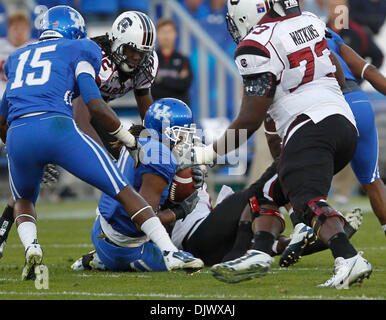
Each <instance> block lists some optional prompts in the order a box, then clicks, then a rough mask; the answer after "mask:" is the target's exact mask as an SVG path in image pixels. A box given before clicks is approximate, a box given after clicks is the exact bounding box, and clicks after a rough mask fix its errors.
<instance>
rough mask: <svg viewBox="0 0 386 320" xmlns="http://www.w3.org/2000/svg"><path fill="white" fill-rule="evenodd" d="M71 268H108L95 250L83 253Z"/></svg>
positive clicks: (81, 269) (75, 269)
mask: <svg viewBox="0 0 386 320" xmlns="http://www.w3.org/2000/svg"><path fill="white" fill-rule="evenodd" d="M71 269H72V270H74V271H84V270H99V271H104V270H106V267H105V265H104V264H103V262H102V261H101V260H100V259H99V256H98V254H97V253H96V251H95V250H93V251H90V252H89V253H87V254H85V255H83V256H82V257H81V258H79V259H78V260H76V261H75V262H74V263H73V264H72V265H71Z"/></svg>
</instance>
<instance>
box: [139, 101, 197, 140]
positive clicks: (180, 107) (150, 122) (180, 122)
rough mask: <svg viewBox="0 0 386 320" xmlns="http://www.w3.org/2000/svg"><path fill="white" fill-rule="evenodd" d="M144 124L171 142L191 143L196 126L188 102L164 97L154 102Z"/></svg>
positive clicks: (161, 137)
mask: <svg viewBox="0 0 386 320" xmlns="http://www.w3.org/2000/svg"><path fill="white" fill-rule="evenodd" d="M143 124H144V126H145V128H146V129H152V130H154V131H155V132H157V134H158V137H159V138H160V139H162V141H165V139H168V140H169V141H170V143H171V144H175V143H177V142H180V143H186V144H189V145H191V144H192V143H193V138H194V134H195V133H196V126H195V124H194V123H193V115H192V111H191V110H190V108H189V107H188V106H187V105H186V103H184V102H182V101H181V100H178V99H174V98H163V99H160V100H157V101H155V102H153V104H152V105H151V106H150V107H149V109H148V110H147V112H146V115H145V119H144V120H143Z"/></svg>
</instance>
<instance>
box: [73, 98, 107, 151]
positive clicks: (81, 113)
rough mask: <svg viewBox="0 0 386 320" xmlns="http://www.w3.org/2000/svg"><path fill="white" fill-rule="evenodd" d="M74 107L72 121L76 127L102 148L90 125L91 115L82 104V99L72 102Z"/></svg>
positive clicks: (99, 139)
mask: <svg viewBox="0 0 386 320" xmlns="http://www.w3.org/2000/svg"><path fill="white" fill-rule="evenodd" d="M73 106H74V120H75V122H76V124H77V126H78V127H79V128H80V129H81V130H82V131H83V132H84V133H85V134H87V135H88V136H89V137H91V138H92V139H93V140H94V141H96V142H98V143H99V144H100V145H102V146H103V142H102V140H101V138H100V137H99V135H98V134H97V132H96V131H95V129H94V128H93V126H92V125H91V123H90V122H91V115H90V112H89V110H88V108H87V106H86V104H85V103H84V102H83V99H82V97H78V98H76V99H75V101H74V102H73Z"/></svg>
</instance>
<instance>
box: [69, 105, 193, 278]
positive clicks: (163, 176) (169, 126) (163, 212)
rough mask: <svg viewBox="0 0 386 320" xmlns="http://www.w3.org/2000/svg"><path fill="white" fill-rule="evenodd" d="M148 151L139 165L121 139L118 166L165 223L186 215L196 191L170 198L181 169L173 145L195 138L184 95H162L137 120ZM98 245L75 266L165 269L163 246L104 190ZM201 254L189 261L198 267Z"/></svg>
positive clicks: (137, 133) (94, 236) (97, 223)
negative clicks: (140, 120)
mask: <svg viewBox="0 0 386 320" xmlns="http://www.w3.org/2000/svg"><path fill="white" fill-rule="evenodd" d="M130 130H131V132H132V133H133V134H134V135H135V136H138V137H139V138H138V140H139V142H140V143H141V145H142V150H144V153H143V155H144V157H143V158H142V160H141V163H140V164H139V165H138V167H135V166H133V162H134V160H133V158H132V157H131V156H130V154H129V152H128V151H127V149H126V148H124V147H122V146H123V145H122V144H121V143H119V147H120V156H119V159H118V162H117V165H118V168H119V170H120V171H121V172H122V173H123V175H124V176H125V178H126V179H127V180H128V181H129V182H130V184H131V185H132V186H133V187H134V189H135V190H136V191H137V192H138V193H139V194H140V195H141V196H143V198H144V199H145V200H146V201H147V202H148V203H149V204H150V205H151V206H152V208H153V210H154V211H155V212H157V216H159V217H160V219H161V221H162V222H163V223H165V224H167V223H169V222H171V221H175V220H178V219H183V218H185V216H186V215H187V214H189V213H190V212H191V211H192V210H193V209H194V208H195V206H196V204H197V202H198V200H199V198H198V195H197V193H198V192H197V191H196V192H194V193H193V194H192V195H190V196H189V197H188V198H187V199H185V200H184V201H183V202H182V203H173V202H171V201H170V200H169V199H168V196H169V186H170V184H171V182H172V179H173V177H174V176H175V173H176V170H177V160H176V158H175V157H174V155H173V153H172V151H171V148H172V147H173V146H174V144H175V143H177V142H179V143H190V142H191V141H193V135H194V133H195V131H196V130H195V127H193V126H192V112H191V110H190V109H189V107H188V106H187V105H186V104H185V103H184V102H182V101H180V100H178V99H173V98H164V99H160V100H158V101H156V102H154V103H153V104H152V105H151V106H150V107H149V109H148V110H147V112H146V115H145V118H144V127H143V126H133V127H132V128H131V129H130ZM91 238H92V242H93V244H94V247H95V249H96V250H95V251H92V252H90V253H89V254H86V255H84V256H83V257H82V258H80V259H78V260H77V261H76V262H75V263H74V264H73V265H72V266H71V268H72V269H74V270H77V271H79V270H84V269H90V268H95V269H104V268H106V269H107V270H112V271H141V272H142V271H166V270H168V268H167V266H166V265H165V262H164V259H163V258H162V252H161V250H160V249H159V247H158V246H157V245H156V244H155V243H154V242H152V241H149V239H148V238H147V237H146V235H145V234H144V233H143V231H141V230H140V229H139V228H138V227H137V226H136V225H135V223H133V221H132V220H131V219H130V217H129V216H128V215H127V214H126V212H125V209H124V207H123V206H122V204H121V203H119V202H118V201H116V200H115V199H114V198H113V197H111V196H110V195H108V194H107V193H103V194H102V196H101V198H100V200H99V204H98V208H97V219H96V221H95V223H94V225H93V228H92V231H91ZM196 265H197V260H196V261H194V260H193V261H192V263H190V264H186V265H185V266H184V267H185V268H190V267H192V266H193V267H194V266H196Z"/></svg>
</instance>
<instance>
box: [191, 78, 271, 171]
mask: <svg viewBox="0 0 386 320" xmlns="http://www.w3.org/2000/svg"><path fill="white" fill-rule="evenodd" d="M243 80H244V95H243V98H242V102H241V107H240V111H239V114H238V116H237V118H236V119H235V120H234V121H233V122H232V123H231V124H230V126H229V127H228V129H227V130H226V131H225V133H224V134H223V135H222V136H221V137H220V138H219V139H218V140H217V141H215V142H214V143H213V144H212V145H208V146H205V147H193V153H194V157H195V159H194V162H195V163H198V164H210V163H212V162H213V161H214V160H215V159H216V157H217V156H218V155H224V154H227V153H228V152H231V151H233V150H235V149H237V148H238V147H239V146H240V145H242V144H243V143H245V142H246V141H247V139H248V138H249V137H250V136H251V135H252V134H253V133H254V132H255V131H256V130H257V129H259V127H260V126H261V124H262V123H263V121H264V118H265V115H266V113H267V110H268V108H269V106H270V105H271V104H272V100H273V96H274V94H275V90H276V77H275V76H274V75H273V74H272V73H270V72H266V73H261V74H254V75H249V76H245V77H244V79H243ZM242 132H243V133H245V134H242ZM228 137H229V138H230V139H229V140H228Z"/></svg>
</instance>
